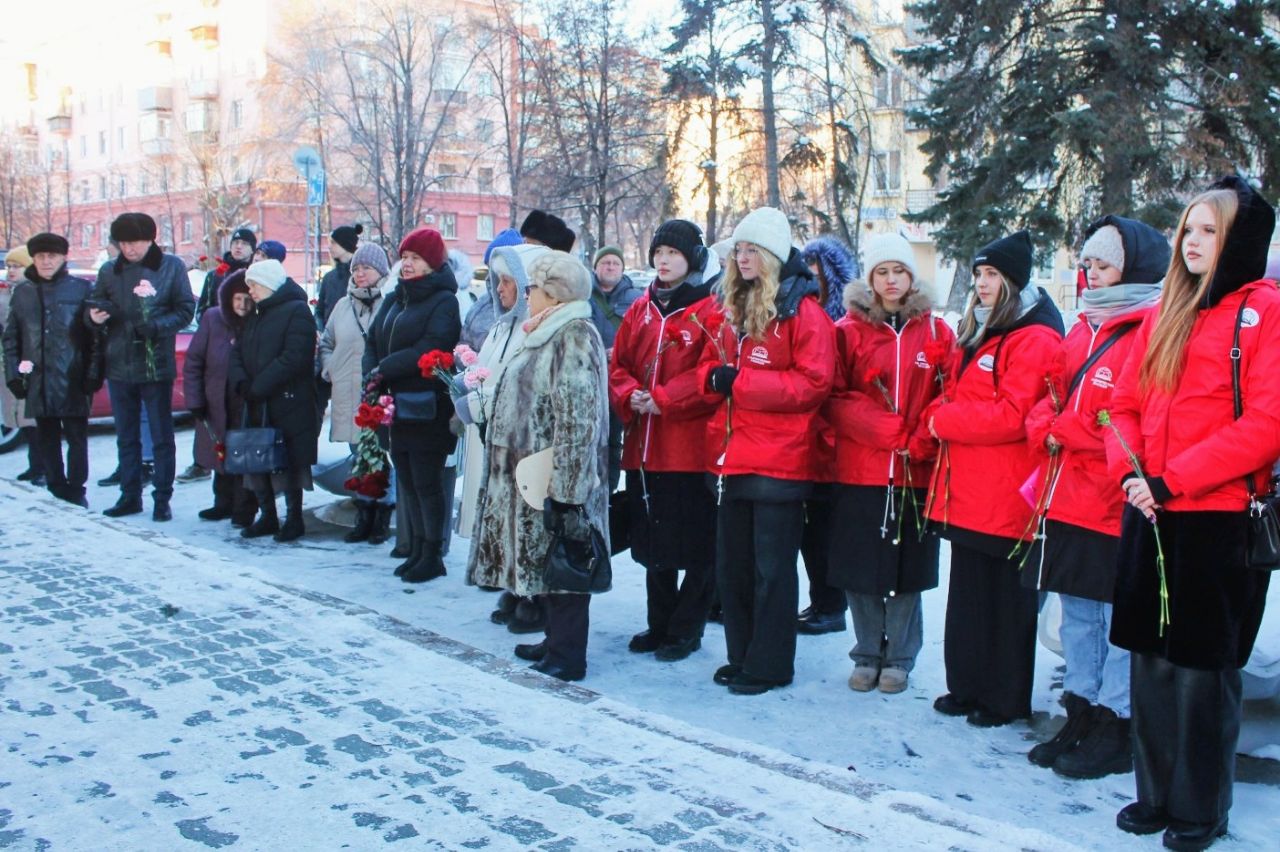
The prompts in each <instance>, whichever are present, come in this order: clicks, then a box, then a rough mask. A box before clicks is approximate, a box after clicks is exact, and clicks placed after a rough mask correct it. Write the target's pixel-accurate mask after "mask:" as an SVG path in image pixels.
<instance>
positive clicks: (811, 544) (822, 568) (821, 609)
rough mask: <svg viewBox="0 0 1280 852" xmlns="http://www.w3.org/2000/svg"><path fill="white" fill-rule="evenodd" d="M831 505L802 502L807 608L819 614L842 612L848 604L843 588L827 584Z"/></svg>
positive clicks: (821, 502)
mask: <svg viewBox="0 0 1280 852" xmlns="http://www.w3.org/2000/svg"><path fill="white" fill-rule="evenodd" d="M831 508H832V502H831V500H829V499H825V498H824V499H816V500H806V501H804V535H803V536H802V537H801V539H800V555H801V556H803V557H804V572H805V574H807V575H808V577H809V607H810V609H812V610H813V612H815V613H821V614H823V615H829V614H831V613H834V612H844V610H845V607H846V606H848V601H847V600H845V596H844V589H840V588H836V587H835V586H832V585H829V584H828V583H827V566H828V564H829V562H828V558H829V553H830V550H831V547H830V542H831Z"/></svg>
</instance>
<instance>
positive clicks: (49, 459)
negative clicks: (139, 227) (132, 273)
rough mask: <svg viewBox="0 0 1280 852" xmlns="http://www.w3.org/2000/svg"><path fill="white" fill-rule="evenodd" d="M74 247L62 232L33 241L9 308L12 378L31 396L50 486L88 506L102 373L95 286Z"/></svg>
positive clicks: (16, 390)
mask: <svg viewBox="0 0 1280 852" xmlns="http://www.w3.org/2000/svg"><path fill="white" fill-rule="evenodd" d="M69 248H70V247H69V246H68V244H67V240H66V238H65V237H62V236H60V235H58V234H48V233H45V234H36V235H35V236H34V237H32V238H31V239H29V240H27V251H28V253H30V255H31V258H32V261H33V262H32V264H31V266H29V267H27V270H26V272H25V275H26V279H27V280H26V281H25V282H24V283H22V284H19V285H18V287H17V288H16V289H15V290H14V293H13V299H12V301H11V302H10V305H9V322H8V323H7V324H6V326H5V329H4V359H5V375H6V376H8V377H10V378H9V381H8V385H9V390H10V391H12V392H13V395H14V396H16V397H18V398H19V399H25V400H26V401H27V405H26V410H27V414H28V415H29V416H31V417H33V418H35V421H36V427H35V428H36V442H37V446H38V451H39V453H40V458H41V461H42V463H43V465H44V470H45V477H46V479H47V482H48V487H49V491H50V492H51V493H52V494H53V495H54V496H55V497H57V498H59V499H61V500H66V501H67V502H68V503H75V504H76V505H79V506H84V507H85V508H88V506H89V504H88V502H87V501H86V500H85V490H84V483H85V480H86V479H88V477H89V440H88V430H89V399H90V396H91V395H92V393H93V392H94V391H96V390H97V388H98V387H101V385H102V378H101V374H100V373H99V372H98V371H96V370H93V369H91V368H90V365H91V363H92V360H93V359H92V353H93V352H95V351H96V347H95V346H94V343H95V341H96V339H97V334H96V333H95V332H94V330H93V329H90V328H86V327H85V325H84V323H83V321H82V319H81V316H82V311H83V310H84V300H85V299H86V298H87V297H88V296H89V288H90V284H89V282H88V281H85V280H83V279H81V278H75V277H73V276H72V275H70V274H68V272H67V252H68V251H69ZM95 382H96V384H95ZM63 439H65V440H66V442H67V459H66V465H65V467H64V465H63V459H62V441H63Z"/></svg>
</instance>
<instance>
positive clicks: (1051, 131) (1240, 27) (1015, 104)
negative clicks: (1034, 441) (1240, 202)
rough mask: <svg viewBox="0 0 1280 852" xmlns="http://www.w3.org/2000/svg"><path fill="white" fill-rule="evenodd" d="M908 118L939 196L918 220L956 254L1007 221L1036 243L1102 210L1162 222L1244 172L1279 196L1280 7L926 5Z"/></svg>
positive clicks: (1202, 3)
mask: <svg viewBox="0 0 1280 852" xmlns="http://www.w3.org/2000/svg"><path fill="white" fill-rule="evenodd" d="M908 10H909V11H910V12H911V14H912V15H914V16H915V18H917V19H918V20H919V21H920V23H921V24H922V26H923V29H924V32H925V34H926V38H927V39H929V41H927V42H926V43H924V44H923V45H919V46H915V47H912V48H908V49H906V50H903V51H902V52H901V56H902V59H903V62H904V63H905V64H906V65H907V66H908V67H909V68H912V69H914V70H915V71H916V72H917V73H919V74H920V75H921V77H923V78H927V79H928V81H929V87H930V91H929V94H928V97H927V99H926V101H925V104H924V106H923V107H922V108H921V109H920V110H918V111H916V113H915V114H914V116H913V118H914V120H916V121H919V122H921V123H922V124H923V125H924V126H926V127H927V129H928V131H929V136H928V141H927V143H926V144H925V146H924V150H925V153H927V154H928V156H929V167H928V172H929V175H930V176H931V177H933V178H935V179H940V180H941V181H942V182H943V185H944V186H945V189H944V191H943V192H941V193H940V194H939V196H938V202H937V203H936V204H935V205H933V206H932V207H930V208H929V209H927V210H925V211H923V212H922V213H920V214H918V215H917V216H914V217H911V218H913V219H915V220H916V221H929V222H934V223H936V224H937V225H938V230H937V232H936V238H937V240H938V244H939V246H940V248H941V249H942V251H943V252H944V253H946V254H947V255H949V256H951V257H962V256H966V255H967V253H968V252H970V251H972V250H973V248H974V247H975V246H978V245H982V244H983V243H985V242H987V241H988V240H991V239H993V238H995V237H996V236H999V235H1000V234H1002V233H1004V232H1006V231H1008V230H1009V229H1011V228H1013V227H1016V226H1025V227H1028V228H1030V229H1031V230H1032V232H1033V233H1034V234H1035V235H1036V236H1037V239H1038V240H1039V241H1040V245H1041V247H1043V248H1050V247H1053V246H1056V245H1059V244H1062V243H1063V242H1064V241H1065V242H1067V243H1070V242H1073V241H1074V240H1075V239H1076V237H1077V236H1078V234H1079V230H1080V228H1081V227H1083V225H1084V224H1086V223H1087V222H1088V220H1089V219H1090V218H1091V217H1093V216H1094V215H1096V214H1098V213H1101V212H1108V213H1123V214H1128V215H1132V216H1137V217H1139V218H1142V219H1145V220H1146V221H1149V222H1151V223H1152V224H1153V225H1158V226H1160V225H1163V226H1168V225H1171V224H1172V223H1173V219H1174V217H1175V216H1176V213H1177V210H1178V208H1179V206H1180V203H1181V202H1180V200H1179V199H1180V198H1185V196H1186V194H1187V193H1189V192H1191V191H1192V190H1194V189H1196V188H1198V187H1200V186H1203V185H1204V184H1205V183H1206V182H1207V180H1208V179H1209V178H1211V177H1214V176H1217V175H1219V174H1221V173H1223V172H1227V171H1232V170H1235V169H1240V170H1241V171H1243V172H1245V173H1247V174H1249V175H1251V176H1256V177H1257V178H1259V179H1260V180H1261V182H1262V185H1263V186H1264V187H1265V188H1267V189H1270V190H1271V192H1272V194H1273V195H1274V194H1275V191H1276V189H1277V188H1280V180H1278V179H1280V115H1278V114H1277V107H1280V44H1278V43H1277V37H1278V34H1277V28H1278V27H1280V19H1278V18H1277V14H1278V13H1280V3H1277V2H1275V0H1271V1H1270V2H1256V0H1235V2H1227V0H1173V2H1171V0H1074V2H1068V0H923V1H922V2H917V3H913V4H911V5H909V6H908Z"/></svg>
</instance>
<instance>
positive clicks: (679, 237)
mask: <svg viewBox="0 0 1280 852" xmlns="http://www.w3.org/2000/svg"><path fill="white" fill-rule="evenodd" d="M658 246H667V247H668V248H673V249H675V250H676V251H678V252H680V253H681V254H682V255H684V259H685V260H686V261H687V262H688V264H689V271H690V272H693V271H695V270H698V269H701V268H702V267H703V264H705V263H706V261H707V247H706V246H705V245H703V242H702V229H701V228H699V227H698V226H697V225H695V224H693V223H692V222H690V221H689V220H688V219H668V220H667V221H665V222H663V223H662V224H661V225H659V226H658V230H656V231H654V232H653V239H652V240H650V241H649V265H650V266H653V255H654V253H655V252H656V251H657V250H658Z"/></svg>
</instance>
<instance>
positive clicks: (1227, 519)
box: [1111, 506, 1271, 671]
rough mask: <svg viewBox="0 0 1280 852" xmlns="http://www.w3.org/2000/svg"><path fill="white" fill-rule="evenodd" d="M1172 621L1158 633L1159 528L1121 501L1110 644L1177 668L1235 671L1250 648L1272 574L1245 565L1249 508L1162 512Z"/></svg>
mask: <svg viewBox="0 0 1280 852" xmlns="http://www.w3.org/2000/svg"><path fill="white" fill-rule="evenodd" d="M1159 524H1160V526H1159V533H1160V543H1161V544H1162V545H1163V548H1164V558H1165V578H1166V587H1167V588H1168V591H1169V623H1168V624H1167V625H1165V627H1164V634H1163V635H1161V633H1160V622H1159V619H1160V579H1159V574H1158V572H1157V570H1156V528H1155V527H1153V526H1152V525H1151V523H1149V522H1148V521H1147V519H1146V518H1144V517H1143V515H1142V513H1141V512H1139V511H1138V510H1137V509H1134V508H1133V507H1132V506H1125V508H1124V519H1123V521H1122V525H1121V530H1120V546H1119V559H1118V562H1117V566H1118V570H1117V575H1116V587H1115V612H1114V614H1113V616H1112V621H1111V642H1112V643H1113V644H1115V645H1118V646H1119V647H1121V648H1126V649H1128V650H1130V651H1133V652H1135V653H1143V654H1156V655H1158V656H1160V657H1163V658H1164V659H1166V660H1168V661H1169V662H1171V663H1173V664H1174V665H1175V666H1184V667H1186V668H1192V669H1206V670H1211V671H1221V670H1225V669H1238V668H1241V667H1243V666H1244V664H1245V663H1246V662H1247V661H1248V659H1249V655H1250V654H1251V653H1253V643H1254V640H1256V639H1257V638H1258V627H1259V626H1260V625H1261V624H1262V613H1263V609H1264V608H1265V607H1266V602H1267V587H1268V585H1269V584H1270V581H1271V574H1270V573H1269V572H1267V571H1257V570H1254V569H1252V568H1246V567H1245V562H1244V555H1245V543H1246V535H1247V531H1248V524H1249V514H1248V512H1247V511H1246V510H1243V509H1242V510H1240V511H1238V512H1161V513H1160V514H1159Z"/></svg>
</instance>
